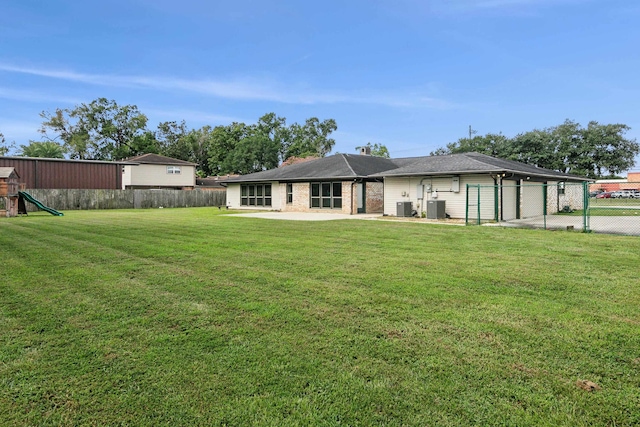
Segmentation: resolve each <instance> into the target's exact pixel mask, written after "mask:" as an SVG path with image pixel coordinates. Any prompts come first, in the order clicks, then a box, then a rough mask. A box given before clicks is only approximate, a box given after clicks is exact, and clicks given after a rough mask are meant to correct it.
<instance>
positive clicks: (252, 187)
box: [249, 185, 256, 196]
mask: <svg viewBox="0 0 640 427" xmlns="http://www.w3.org/2000/svg"><path fill="white" fill-rule="evenodd" d="M255 195H256V186H255V185H250V186H249V196H255Z"/></svg>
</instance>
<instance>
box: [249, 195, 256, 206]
mask: <svg viewBox="0 0 640 427" xmlns="http://www.w3.org/2000/svg"><path fill="white" fill-rule="evenodd" d="M255 205H256V198H255V197H250V198H249V206H255Z"/></svg>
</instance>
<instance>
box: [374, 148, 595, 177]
mask: <svg viewBox="0 0 640 427" xmlns="http://www.w3.org/2000/svg"><path fill="white" fill-rule="evenodd" d="M397 163H399V164H400V163H403V165H402V166H400V167H398V168H397V169H395V170H392V171H388V172H385V173H384V174H376V175H374V176H415V175H421V176H422V175H443V174H447V175H459V174H470V173H512V174H516V175H529V176H532V177H534V176H535V177H541V178H552V179H556V178H557V179H566V180H574V181H584V180H585V178H583V177H579V176H575V175H570V174H566V173H562V172H557V171H553V170H549V169H544V168H539V167H536V166H532V165H527V164H525V163H520V162H516V161H513V160H505V159H499V158H497V157H491V156H487V155H486V154H480V153H462V154H450V155H446V156H426V157H413V158H411V157H409V158H405V159H398V161H397Z"/></svg>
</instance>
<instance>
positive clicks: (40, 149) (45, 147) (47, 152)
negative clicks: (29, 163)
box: [20, 141, 64, 159]
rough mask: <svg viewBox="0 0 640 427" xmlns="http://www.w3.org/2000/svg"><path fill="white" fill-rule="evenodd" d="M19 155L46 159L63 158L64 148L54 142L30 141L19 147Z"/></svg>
mask: <svg viewBox="0 0 640 427" xmlns="http://www.w3.org/2000/svg"><path fill="white" fill-rule="evenodd" d="M20 155H21V156H25V157H43V158H48V159H62V158H64V148H63V147H62V145H60V144H59V143H57V142H54V141H30V142H29V145H21V146H20Z"/></svg>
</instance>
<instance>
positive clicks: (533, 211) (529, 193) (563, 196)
mask: <svg viewBox="0 0 640 427" xmlns="http://www.w3.org/2000/svg"><path fill="white" fill-rule="evenodd" d="M591 185H592V186H593V184H591ZM624 186H625V188H624V189H620V190H616V191H603V190H602V189H598V190H593V191H590V188H589V183H587V182H584V183H570V182H558V183H547V184H545V183H528V182H527V183H521V184H519V183H515V182H514V184H512V185H510V184H503V185H468V186H467V207H466V217H465V222H466V224H467V225H480V224H496V225H502V226H513V227H529V228H543V229H547V230H577V231H583V232H596V233H610V234H625V235H640V182H637V183H633V182H631V183H625V184H624Z"/></svg>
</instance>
